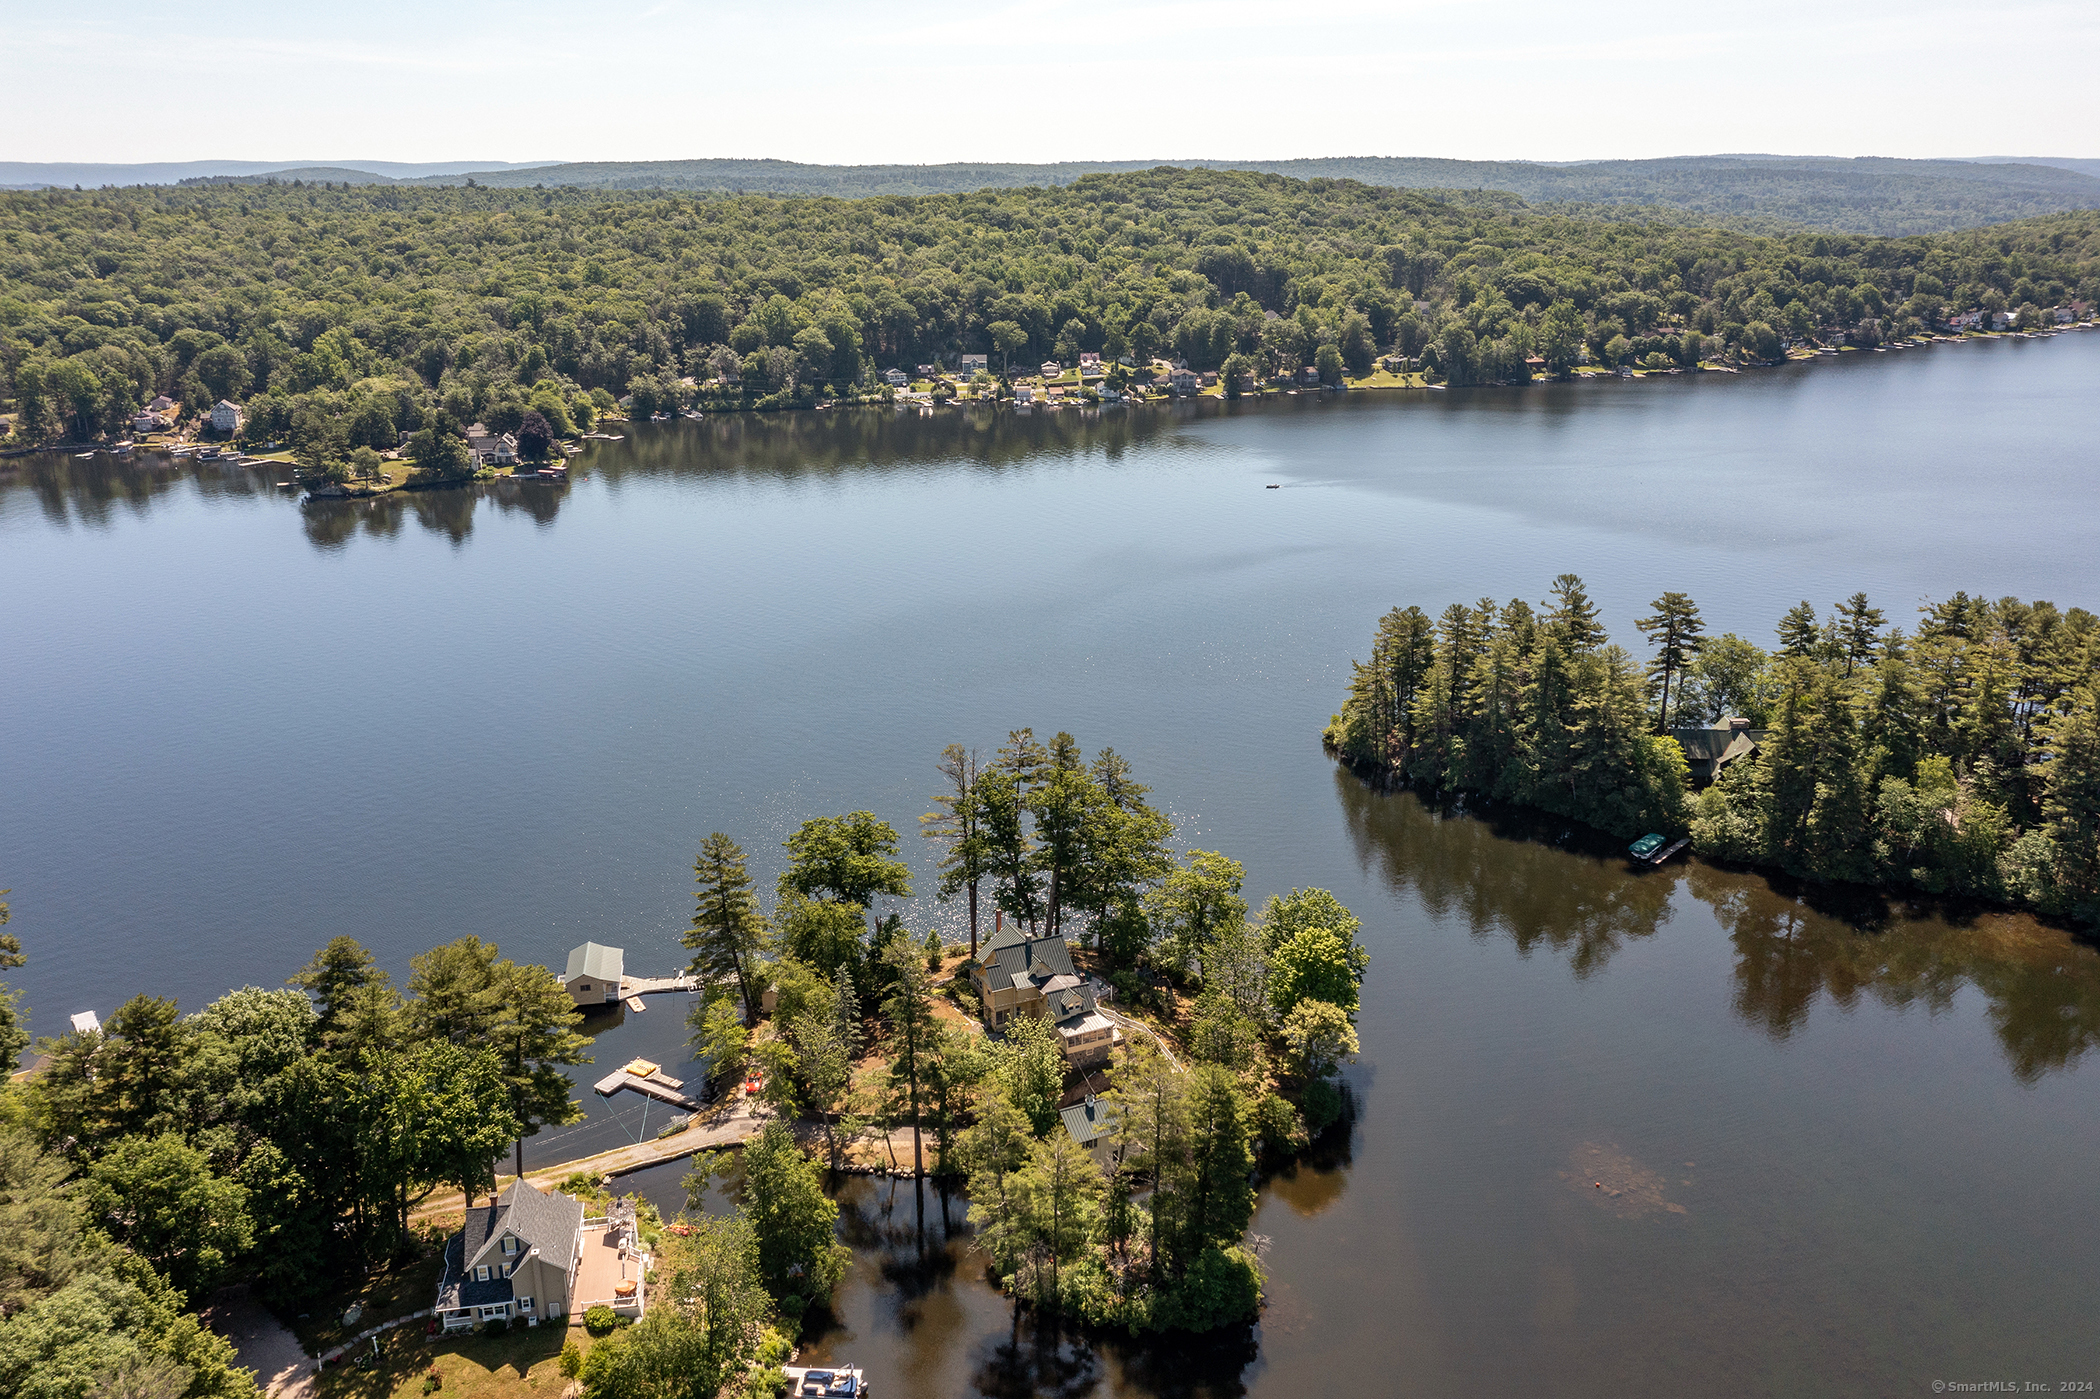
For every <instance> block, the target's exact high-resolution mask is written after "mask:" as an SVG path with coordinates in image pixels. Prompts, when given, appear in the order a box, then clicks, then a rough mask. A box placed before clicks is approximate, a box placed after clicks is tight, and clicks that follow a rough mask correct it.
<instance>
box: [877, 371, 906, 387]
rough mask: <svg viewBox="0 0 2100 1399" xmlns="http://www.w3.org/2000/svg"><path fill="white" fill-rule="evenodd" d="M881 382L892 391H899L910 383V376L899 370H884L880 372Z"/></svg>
mask: <svg viewBox="0 0 2100 1399" xmlns="http://www.w3.org/2000/svg"><path fill="white" fill-rule="evenodd" d="M882 382H883V383H885V384H888V385H889V386H890V387H891V388H893V389H901V388H903V387H904V386H905V385H906V384H909V383H910V382H911V375H909V374H906V373H905V372H904V371H903V370H901V369H885V370H883V371H882Z"/></svg>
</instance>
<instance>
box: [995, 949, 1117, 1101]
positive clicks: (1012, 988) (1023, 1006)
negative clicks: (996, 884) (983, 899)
mask: <svg viewBox="0 0 2100 1399" xmlns="http://www.w3.org/2000/svg"><path fill="white" fill-rule="evenodd" d="M968 966H969V973H970V981H971V983H972V984H973V985H975V986H976V988H977V998H978V1001H979V1003H980V1004H981V1005H982V1006H983V1007H984V1023H985V1026H986V1027H987V1028H988V1029H994V1030H996V1029H998V1028H999V1027H1000V1026H1002V1025H1006V1024H1009V1023H1011V1021H1012V1020H1013V1018H1014V1017H1015V1016H1017V1015H1027V1016H1033V1017H1035V1018H1037V1019H1042V1020H1048V1021H1049V1022H1050V1023H1051V1025H1052V1026H1054V1027H1055V1028H1056V1030H1057V1042H1058V1049H1059V1051H1060V1052H1061V1053H1062V1054H1063V1055H1064V1057H1065V1061H1066V1062H1067V1063H1068V1064H1070V1065H1071V1066H1072V1067H1073V1068H1087V1067H1090V1066H1092V1065H1095V1064H1099V1063H1101V1062H1103V1061H1104V1060H1106V1059H1107V1058H1108V1057H1109V1055H1110V1054H1111V1053H1112V1052H1113V1051H1114V1050H1115V1048H1116V1046H1118V1045H1120V1044H1121V1043H1122V1042H1123V1035H1122V1031H1120V1030H1118V1029H1117V1028H1116V1026H1115V1022H1114V1021H1112V1020H1110V1019H1109V1018H1108V1017H1107V1016H1106V1015H1104V1014H1102V1012H1101V1008H1100V1005H1099V1004H1098V1000H1097V993H1096V991H1095V989H1094V985H1093V983H1092V982H1090V981H1088V980H1087V979H1086V978H1084V977H1082V976H1080V975H1079V973H1078V971H1077V970H1076V969H1075V968H1074V967H1073V965H1072V949H1071V946H1070V945H1069V944H1067V943H1066V942H1065V940H1064V939H1063V938H1062V937H1031V936H1030V935H1029V934H1028V932H1027V930H1026V929H1024V928H1021V927H1019V926H1016V927H1013V928H1008V927H1006V926H1005V924H1004V922H1003V921H1002V922H1001V924H1000V926H999V928H998V929H997V930H996V931H995V932H994V933H993V934H992V940H991V941H990V942H988V943H986V944H985V946H984V949H983V950H982V951H981V952H980V953H979V954H978V957H977V960H976V961H974V962H971V963H969V964H968Z"/></svg>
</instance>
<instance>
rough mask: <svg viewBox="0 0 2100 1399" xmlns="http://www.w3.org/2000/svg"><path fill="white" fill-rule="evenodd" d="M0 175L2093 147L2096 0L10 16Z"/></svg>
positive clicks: (325, 10)
mask: <svg viewBox="0 0 2100 1399" xmlns="http://www.w3.org/2000/svg"><path fill="white" fill-rule="evenodd" d="M0 33H5V34H6V35H7V36H8V42H7V48H8V55H7V62H6V67H7V74H8V76H7V80H6V82H5V83H4V84H0V160H24V161H57V160H66V161H119V162H122V161H148V160H189V159H257V160H280V159H282V160H329V159H371V160H396V161H426V160H427V161H435V160H456V159H465V158H472V159H488V160H507V161H537V160H665V159H681V158H693V157H701V156H716V157H777V158H781V159H787V160H800V161H810V162H821V163H848V164H863V163H878V164H880V163H892V162H908V163H921V162H924V163H933V162H941V161H952V160H986V161H1029V162H1034V161H1054V160H1118V159H1144V158H1153V157H1158V158H1173V157H1183V158H1193V157H1211V158H1237V159H1250V160H1254V159H1259V160H1274V159H1286V158H1291V157H1299V156H1322V155H1353V156H1363V155H1411V156H1449V157H1459V158H1467V159H1531V160H1581V159H1598V158H1635V157H1646V156H1663V155H1687V154H1715V153H1723V152H1750V151H1756V152H1778V153H1786V154H1814V155H1889V156H1909V157H1928V156H1975V155H2052V156H2088V155H2100V149H2096V147H2100V142H2096V141H2095V140H2094V137H2093V133H2094V131H2095V121H2094V119H2095V117H2096V116H2100V84H2096V83H2094V82H2093V81H2092V78H2091V75H2092V73H2093V71H2094V67H2095V59H2096V58H2100V5H2096V4H2094V3H2092V0H2083V3H2062V0H1995V2H1994V3H1992V4H1990V5H1981V4H1976V3H1974V0H1965V3H1961V4H1949V3H1942V2H1941V0H1904V3H1890V0H1845V3H1838V4H1833V3H1829V0H1818V2H1817V3H1805V2H1804V0H1776V2H1775V3H1765V4H1757V5H1728V6H1717V5H1703V4H1687V3H1683V0H1676V3H1671V4H1655V3H1625V2H1624V0H1587V3H1573V0H1552V3H1533V0H1494V2H1493V3H1475V2H1473V0H1434V3H1422V2H1421V0H1323V2H1322V3H1318V4H1313V5H1307V6H1293V5H1282V4H1278V3H1276V2H1275V0H1031V2H1030V3H1008V2H1007V0H982V2H981V3H977V4H972V5H950V4H935V3H919V2H918V0H890V2H889V3H884V2H883V0H864V2H863V3H835V0H817V2H816V3H796V2H795V0H786V2H785V3H771V4H768V3H763V0H760V3H751V0H743V2H742V3H737V4H718V3H707V2H705V0H601V2H600V3H594V4H589V5H578V4H574V3H564V4H555V3H546V2H545V0H525V3H510V4H498V3H490V2H489V0H420V2H419V3H404V2H403V0H371V3H359V4H355V5H318V4H312V3H303V4H302V3H298V0H293V2H292V3H289V4H287V3H283V0H273V2H272V3H260V2H259V0H203V3H199V4H193V5H187V6H181V7H175V8H170V7H168V6H166V5H165V4H152V5H148V4H143V3H137V2H136V0H67V3H63V4H53V3H49V0H41V3H38V2H37V0H0Z"/></svg>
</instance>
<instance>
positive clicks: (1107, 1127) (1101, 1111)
mask: <svg viewBox="0 0 2100 1399" xmlns="http://www.w3.org/2000/svg"><path fill="white" fill-rule="evenodd" d="M1058 1116H1059V1117H1060V1118H1061V1119H1063V1122H1064V1127H1065V1131H1066V1132H1067V1133H1068V1134H1069V1135H1070V1136H1071V1138H1072V1140H1073V1141H1075V1142H1078V1143H1079V1144H1080V1145H1081V1146H1083V1147H1085V1148H1086V1149H1087V1150H1088V1151H1090V1152H1092V1153H1093V1154H1094V1157H1095V1159H1096V1160H1103V1161H1105V1160H1106V1158H1107V1155H1108V1151H1109V1148H1110V1146H1111V1145H1112V1143H1113V1140H1114V1136H1115V1130H1116V1110H1115V1108H1113V1107H1111V1106H1110V1105H1109V1104H1107V1103H1104V1102H1102V1101H1101V1100H1100V1099H1099V1098H1096V1097H1095V1096H1094V1095H1093V1094H1091V1093H1089V1094H1087V1095H1086V1100H1085V1101H1084V1102H1078V1103H1074V1104H1072V1106H1070V1107H1068V1108H1065V1109H1064V1110H1063V1111H1061V1112H1060V1113H1058Z"/></svg>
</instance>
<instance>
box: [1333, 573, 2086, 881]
mask: <svg viewBox="0 0 2100 1399" xmlns="http://www.w3.org/2000/svg"><path fill="white" fill-rule="evenodd" d="M1906 620H1909V619H1905V618H1902V617H1900V616H1899V617H1896V618H1891V617H1890V616H1889V615H1888V614H1887V613H1886V612H1885V611H1884V610H1883V609H1881V608H1878V607H1875V606H1873V605H1872V603H1871V602H1870V601H1869V599H1868V598H1867V597H1866V596H1865V595H1864V594H1856V595H1854V596H1853V597H1851V598H1849V599H1847V600H1845V601H1844V602H1841V603H1839V604H1838V605H1837V606H1835V607H1834V608H1833V609H1832V610H1831V612H1830V613H1829V614H1828V615H1827V616H1823V617H1818V616H1817V614H1816V609H1815V608H1814V607H1813V606H1812V605H1811V604H1809V603H1807V602H1803V603H1801V604H1800V605H1799V606H1798V607H1795V608H1794V609H1793V610H1791V611H1790V612H1788V613H1787V615H1786V616H1785V617H1784V618H1782V619H1780V622H1779V625H1778V627H1777V629H1776V634H1775V640H1776V641H1777V643H1778V645H1777V648H1776V649H1775V650H1773V651H1769V652H1768V651H1766V650H1765V649H1764V648H1763V647H1762V646H1760V645H1758V644H1757V643H1756V642H1754V641H1750V640H1747V639H1745V638H1742V637H1738V636H1735V635H1732V634H1730V635H1724V636H1720V637H1708V636H1706V635H1705V634H1704V626H1703V624H1702V623H1701V621H1700V617H1699V610H1698V608H1697V606H1696V605H1695V604H1694V603H1693V602H1692V600H1691V599H1690V598H1689V597H1687V596H1685V595H1684V594H1682V593H1665V594H1663V596H1662V597H1661V598H1658V599H1657V600H1656V603H1655V610H1654V613H1653V614H1652V615H1651V616H1649V617H1647V618H1644V619H1642V621H1641V622H1640V623H1639V624H1638V625H1639V627H1640V629H1641V631H1642V632H1643V633H1645V634H1646V636H1647V638H1648V641H1649V643H1650V650H1651V655H1650V656H1649V657H1648V658H1646V659H1645V661H1643V660H1640V659H1636V658H1635V657H1634V656H1633V655H1631V654H1629V653H1628V652H1627V651H1625V650H1624V649H1623V648H1621V647H1618V646H1614V645H1612V644H1610V641H1609V638H1607V637H1606V635H1605V633H1604V628H1603V627H1602V626H1600V625H1599V624H1598V622H1597V618H1596V609H1595V608H1594V607H1593V606H1591V604H1590V601H1589V598H1588V595H1587V593H1586V592H1585V591H1584V589H1583V586H1582V580H1581V579H1579V578H1576V577H1574V576H1573V575H1571V574H1564V575H1562V576H1561V577H1560V578H1559V579H1557V580H1556V581H1555V583H1554V587H1553V596H1552V598H1551V600H1550V601H1549V602H1548V603H1547V604H1546V606H1545V608H1544V609H1543V610H1535V609H1533V608H1532V606H1531V605H1530V604H1529V603H1526V602H1525V601H1523V600H1522V599H1513V600H1511V601H1510V602H1508V603H1506V604H1503V605H1500V606H1498V605H1496V603H1495V602H1494V600H1493V599H1491V598H1483V599H1481V601H1480V602H1479V603H1478V604H1477V605H1475V606H1468V605H1466V604H1463V603H1454V604H1453V605H1451V606H1450V607H1447V608H1446V609H1444V611H1443V613H1442V614H1441V615H1440V616H1438V617H1437V618H1436V619H1434V620H1432V619H1431V618H1430V617H1429V615H1428V614H1427V613H1425V612H1423V611H1422V610H1421V609H1420V608H1419V607H1410V608H1407V609H1405V610H1402V609H1400V608H1394V609H1393V611H1392V612H1390V613H1388V614H1387V615H1386V617H1385V618H1384V619H1383V620H1381V622H1380V623H1379V626H1378V631H1377V635H1376V637H1375V638H1374V639H1373V641H1372V644H1371V655H1370V659H1369V660H1368V661H1365V662H1362V663H1359V664H1358V665H1357V666H1356V668H1355V679H1354V683H1353V684H1352V686H1351V690H1350V694H1349V698H1348V700H1347V702H1346V703H1345V704H1344V705H1343V707H1342V710H1341V712H1340V713H1339V714H1337V715H1336V716H1335V718H1334V721H1333V722H1332V723H1331V724H1330V725H1329V726H1328V729H1327V732H1326V741H1327V744H1328V747H1329V749H1330V750H1331V751H1333V752H1335V753H1337V754H1338V755H1340V756H1341V757H1343V758H1345V759H1346V760H1347V761H1348V762H1349V763H1350V764H1351V765H1352V766H1354V767H1356V768H1357V769H1358V770H1359V771H1361V772H1364V773H1365V774H1366V775H1368V776H1370V777H1371V778H1373V779H1374V780H1376V781H1379V782H1381V783H1383V782H1399V783H1407V784H1411V785H1415V786H1418V787H1421V788H1423V789H1425V790H1429V791H1465V792H1480V793H1483V794H1485V795H1488V796H1490V797H1493V798H1496V799H1498V800H1503V801H1509V802H1515V803H1519V804H1522V805H1526V806H1534V807H1539V808H1542V809H1544V810H1547V811H1552V812H1556V813H1559V814H1561V815H1564V816H1572V817H1575V818H1577V819H1579V820H1582V821H1586V822H1589V823H1590V824H1592V825H1596V826H1600V827H1602V828H1603V829H1605V830H1608V831H1613V832H1616V833H1618V834H1620V835H1635V834H1638V833H1640V832H1641V831H1644V830H1649V829H1653V830H1656V831H1665V832H1668V831H1676V832H1684V831H1687V830H1688V831H1689V833H1690V835H1691V836H1692V839H1693V844H1694V848H1696V849H1697V850H1699V851H1700V852H1702V853H1704V854H1708V855H1713V856H1717V857H1719V858H1722V859H1727V860H1734V861H1740V862H1742V863H1745V864H1753V865H1765V866H1771V867H1776V868H1779V869H1783V870H1785V871H1787V872H1788V873H1790V874H1794V875H1799V876H1802V877H1805V878H1809V879H1818V880H1846V881H1851V882H1856V883H1862V884H1879V885H1889V886H1894V887H1899V888H1917V889H1923V890H1926V891H1928V892H1931V893H1936V894H1937V893H1955V894H1964V895H1971V896H1976V897H1981V898H1987V899H1993V900H1999V901H2003V902H2010V903H2017V904H2024V905H2027V906H2029V907H2032V908H2036V909H2038V910H2040V911H2042V912H2044V913H2047V914H2051V915H2056V916H2062V917H2070V918H2075V919H2078V920H2081V921H2083V922H2087V923H2100V709H2096V705H2100V622H2096V620H2095V618H2094V616H2093V614H2092V613H2090V612H2088V611H2086V610H2085V609H2083V608H2080V607H2072V608H2069V609H2068V610H2064V609H2060V608H2058V607H2057V606H2056V605H2055V604H2053V603H2049V602H2023V601H2021V600H2020V599H2018V598H2001V599H1999V600H1998V601H1996V602H1990V601H1987V600H1985V599H1983V598H1972V597H1970V596H1968V595H1967V594H1966V593H1957V594H1955V595H1954V596H1953V597H1951V598H1949V599H1947V600H1946V601H1944V602H1938V603H1931V604H1928V605H1926V606H1924V607H1922V608H1920V609H1919V612H1918V615H1917V617H1916V618H1915V619H1914V620H1913V621H1912V625H1910V626H1909V627H1908V628H1906V627H1905V626H1904V625H1903V623H1904V622H1905V621H1906ZM1724 716H1733V717H1737V718H1741V719H1743V720H1745V721H1747V722H1748V723H1749V724H1750V725H1751V726H1753V730H1754V732H1755V734H1756V736H1757V737H1758V740H1759V747H1758V749H1757V751H1756V752H1755V754H1754V755H1752V756H1749V757H1744V758H1739V759H1737V760H1735V761H1733V762H1731V763H1730V764H1729V765H1728V766H1727V767H1725V768H1724V769H1723V774H1722V777H1721V780H1720V781H1718V782H1716V783H1714V784H1712V785H1710V786H1708V787H1706V788H1705V789H1704V790H1702V791H1700V792H1698V793H1697V794H1696V795H1694V794H1692V793H1690V792H1689V791H1688V790H1687V787H1686V779H1685V773H1686V762H1685V752H1684V750H1683V749H1682V748H1681V747H1680V744H1679V740H1678V739H1676V738H1673V737H1671V736H1670V735H1669V731H1670V730H1673V729H1676V730H1687V729H1696V728H1700V727H1703V726H1705V725H1708V724H1711V723H1714V722H1716V721H1719V720H1720V719H1722V718H1723V717H1724Z"/></svg>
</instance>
